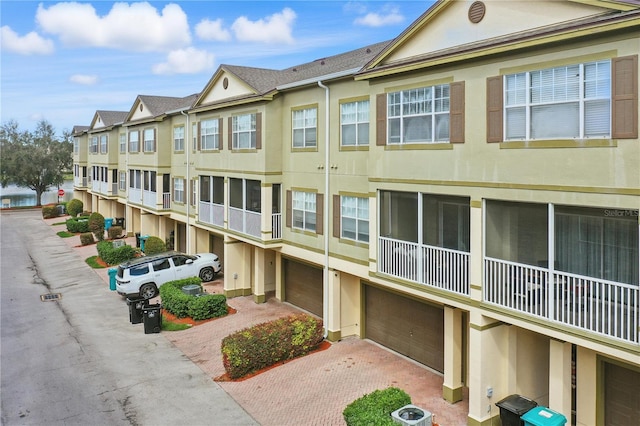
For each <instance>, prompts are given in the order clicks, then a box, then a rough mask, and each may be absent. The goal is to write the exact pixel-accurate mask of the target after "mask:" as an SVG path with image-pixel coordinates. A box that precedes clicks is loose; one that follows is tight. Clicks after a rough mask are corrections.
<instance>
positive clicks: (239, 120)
mask: <svg viewBox="0 0 640 426" xmlns="http://www.w3.org/2000/svg"><path fill="white" fill-rule="evenodd" d="M232 126H233V127H232V132H233V136H232V137H233V142H232V148H233V149H255V148H256V115H255V114H244V115H235V116H233V120H232Z"/></svg>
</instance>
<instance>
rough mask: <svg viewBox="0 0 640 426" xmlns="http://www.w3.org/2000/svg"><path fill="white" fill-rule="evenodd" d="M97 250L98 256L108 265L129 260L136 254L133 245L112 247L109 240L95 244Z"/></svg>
mask: <svg viewBox="0 0 640 426" xmlns="http://www.w3.org/2000/svg"><path fill="white" fill-rule="evenodd" d="M96 249H97V250H98V256H99V257H100V259H102V260H103V261H104V262H105V263H106V264H108V265H118V264H120V263H122V262H126V261H127V260H131V259H133V258H134V257H135V256H136V249H135V247H131V246H129V245H123V246H120V247H116V248H114V247H113V243H112V242H111V241H100V242H98V244H97V245H96Z"/></svg>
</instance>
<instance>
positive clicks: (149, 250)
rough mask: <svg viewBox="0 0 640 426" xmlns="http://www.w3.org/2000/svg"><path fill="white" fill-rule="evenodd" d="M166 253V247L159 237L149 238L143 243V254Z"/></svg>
mask: <svg viewBox="0 0 640 426" xmlns="http://www.w3.org/2000/svg"><path fill="white" fill-rule="evenodd" d="M165 251H167V246H166V245H165V243H164V241H162V239H160V238H159V237H149V238H147V241H145V242H144V254H146V255H152V254H157V253H163V252H165Z"/></svg>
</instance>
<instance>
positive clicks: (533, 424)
mask: <svg viewBox="0 0 640 426" xmlns="http://www.w3.org/2000/svg"><path fill="white" fill-rule="evenodd" d="M520 418H521V419H522V420H523V421H524V426H564V425H565V424H566V423H567V418H566V417H565V416H563V415H562V414H560V413H558V412H556V411H553V410H552V409H550V408H547V407H535V408H532V409H531V410H529V411H527V412H526V413H524V414H523V415H522V417H520Z"/></svg>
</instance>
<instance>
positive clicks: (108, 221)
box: [104, 217, 113, 231]
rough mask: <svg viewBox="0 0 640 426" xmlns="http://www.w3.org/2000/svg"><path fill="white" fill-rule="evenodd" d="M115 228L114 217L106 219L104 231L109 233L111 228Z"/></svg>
mask: <svg viewBox="0 0 640 426" xmlns="http://www.w3.org/2000/svg"><path fill="white" fill-rule="evenodd" d="M112 226H113V218H112V217H106V218H105V219H104V229H105V231H108V230H109V228H111V227H112Z"/></svg>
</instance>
